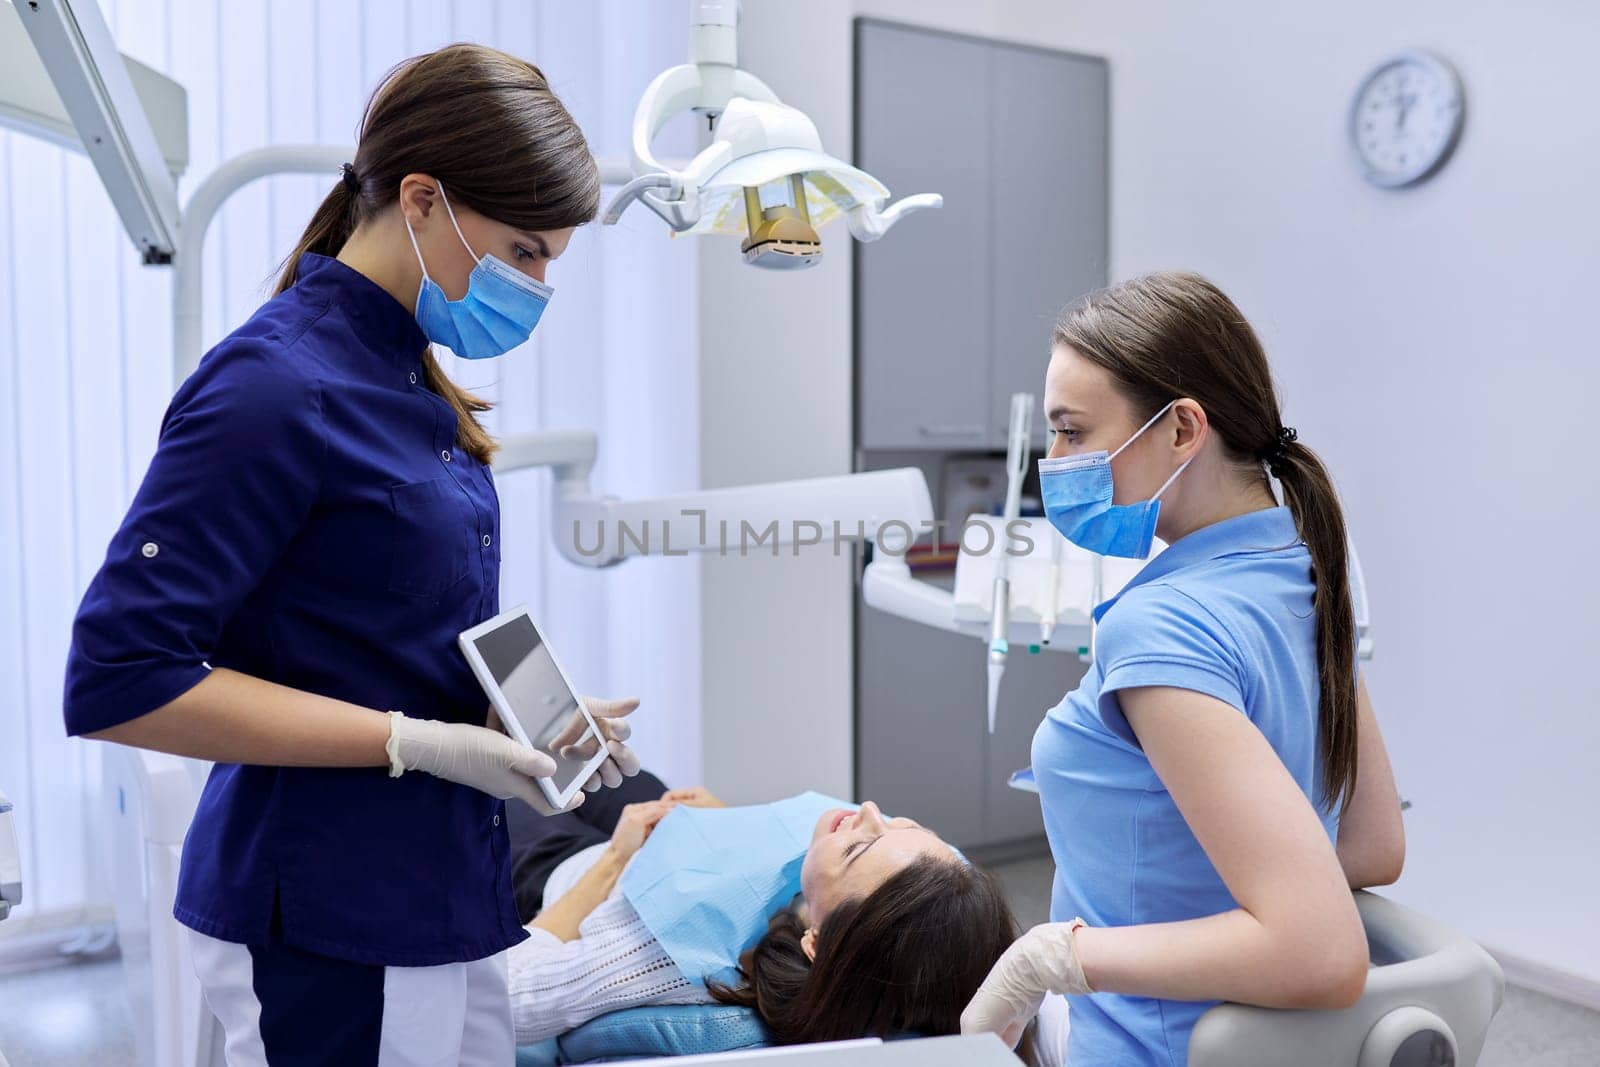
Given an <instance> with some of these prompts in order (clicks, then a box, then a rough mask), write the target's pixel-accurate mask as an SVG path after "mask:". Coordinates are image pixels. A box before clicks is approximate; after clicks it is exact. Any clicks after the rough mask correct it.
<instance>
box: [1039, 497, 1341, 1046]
mask: <svg viewBox="0 0 1600 1067" xmlns="http://www.w3.org/2000/svg"><path fill="white" fill-rule="evenodd" d="M1313 592H1314V586H1313V584H1312V580H1311V556H1310V553H1309V552H1308V551H1307V549H1306V547H1305V545H1304V544H1303V543H1301V541H1300V538H1299V534H1298V533H1297V532H1296V530H1295V525H1294V517H1293V516H1292V515H1291V514H1290V512H1289V510H1288V509H1287V508H1281V507H1279V508H1271V509H1268V510H1265V511H1257V512H1252V513H1251V514H1248V515H1241V516H1239V517H1237V518H1233V519H1228V520H1226V521H1224V522H1219V523H1217V524H1216V525H1214V526H1208V527H1205V528H1204V529H1201V530H1197V531H1195V532H1194V533H1192V534H1190V535H1189V536H1187V537H1184V538H1182V539H1181V540H1179V541H1177V542H1176V543H1175V544H1173V545H1172V546H1171V547H1170V548H1168V549H1167V550H1166V551H1165V552H1163V553H1161V554H1160V555H1159V556H1157V557H1156V558H1155V559H1153V560H1151V561H1150V563H1149V564H1148V565H1147V566H1146V567H1145V568H1144V569H1143V570H1142V571H1140V572H1139V574H1138V575H1137V576H1136V577H1135V578H1134V579H1133V581H1131V582H1129V583H1128V585H1127V587H1126V588H1124V589H1123V590H1122V592H1121V593H1119V594H1118V595H1117V596H1115V597H1113V598H1112V599H1111V600H1109V601H1107V602H1106V603H1104V604H1101V605H1100V606H1099V607H1097V608H1096V609H1095V619H1096V621H1097V622H1099V632H1098V636H1097V643H1096V648H1095V661H1094V664H1093V665H1092V666H1091V667H1090V668H1089V671H1088V673H1087V674H1086V675H1084V678H1083V682H1082V684H1081V685H1079V686H1078V688H1077V689H1076V690H1074V691H1073V692H1071V693H1069V694H1068V695H1067V697H1066V699H1065V700H1063V701H1062V702H1061V703H1060V704H1058V705H1057V706H1056V707H1054V708H1052V709H1051V710H1050V712H1049V713H1048V714H1047V715H1046V717H1045V720H1044V722H1043V723H1041V724H1040V726H1039V729H1038V731H1037V732H1036V733H1035V734H1034V737H1033V771H1034V776H1035V777H1036V779H1037V780H1038V784H1039V797H1040V801H1041V803H1042V804H1043V807H1044V820H1045V831H1046V833H1047V834H1048V836H1049V839H1050V851H1051V852H1052V853H1053V855H1054V857H1055V863H1056V877H1055V885H1054V889H1053V892H1052V896H1051V904H1050V918H1051V919H1052V920H1053V921H1056V922H1062V921H1065V920H1068V919H1071V918H1072V917H1073V916H1075V915H1081V916H1083V918H1084V919H1085V921H1087V922H1088V923H1089V924H1090V925H1092V926H1130V925H1134V924H1138V923H1161V922H1174V921H1177V920H1182V919H1192V918H1198V917H1201V916H1205V915H1214V914H1217V913H1218V912H1224V911H1229V910H1231V909H1233V908H1234V907H1236V906H1237V905H1236V904H1235V902H1234V899H1233V896H1232V894H1230V893H1229V892H1228V889H1227V887H1226V886H1225V885H1224V884H1223V882H1222V879H1221V878H1220V877H1219V876H1218V874H1217V872H1216V869H1215V868H1214V867H1213V866H1212V865H1211V861H1210V860H1209V859H1207V858H1206V854H1205V852H1204V850H1203V849H1201V847H1200V843H1199V842H1198V841H1196V840H1195V837H1194V834H1193V833H1192V832H1191V831H1190V829H1189V826H1188V824H1187V823H1186V822H1185V821H1184V818H1183V816H1182V815H1181V814H1180V813H1179V811H1178V808H1177V806H1176V805H1175V804H1174V803H1173V800H1172V797H1171V795H1170V794H1168V792H1167V790H1166V788H1165V787H1163V786H1162V784H1161V780H1160V779H1159V778H1158V777H1157V776H1156V773H1155V770H1154V769H1153V768H1152V767H1151V766H1150V761H1149V759H1148V758H1147V757H1146V756H1145V754H1144V752H1143V750H1142V749H1141V748H1140V747H1139V744H1138V741H1137V740H1136V739H1135V737H1134V735H1133V731H1132V730H1131V729H1130V728H1129V727H1128V722H1127V719H1125V718H1124V717H1123V714H1122V709H1121V707H1120V705H1119V704H1118V701H1117V696H1116V694H1117V692H1118V690H1122V689H1130V688H1138V687H1142V686H1171V687H1175V688H1179V689H1190V690H1194V691H1195V692H1199V693H1205V694H1207V695H1208V696H1213V697H1216V698H1217V699H1218V700H1221V701H1222V702H1224V703H1226V704H1229V705H1231V706H1233V707H1235V708H1238V709H1239V710H1240V711H1241V712H1243V713H1244V714H1245V715H1246V716H1248V717H1249V719H1250V721H1251V722H1253V723H1255V725H1256V727H1257V728H1258V729H1260V731H1261V733H1262V734H1263V735H1264V736H1265V737H1266V739H1267V741H1268V742H1269V743H1270V744H1271V745H1272V748H1273V750H1274V751H1275V752H1277V754H1278V756H1279V758H1280V759H1282V760H1283V763H1284V766H1285V767H1287V768H1288V769H1289V773H1290V774H1291V775H1293V777H1294V780H1295V782H1296V783H1297V784H1298V785H1299V786H1300V789H1301V791H1302V792H1303V793H1305V795H1306V796H1307V798H1309V799H1311V801H1312V804H1313V805H1314V806H1317V810H1318V812H1319V814H1321V815H1322V823H1323V826H1324V828H1325V829H1326V830H1327V832H1328V838H1329V840H1330V841H1332V840H1334V839H1335V838H1336V836H1337V833H1338V816H1337V815H1336V814H1330V813H1324V812H1322V809H1321V807H1320V805H1319V803H1318V798H1319V797H1320V796H1321V789H1322V772H1321V767H1320V764H1319V760H1318V756H1317V720H1318V714H1317V708H1318V704H1319V701H1320V696H1319V694H1320V687H1319V683H1318V674H1317V642H1316V616H1315V614H1314V613H1313V611H1312V605H1311V597H1312V593H1313ZM1218 772H1219V773H1226V768H1220V767H1219V768H1218ZM1069 1000H1070V1001H1071V1012H1072V1029H1071V1034H1070V1037H1069V1050H1070V1051H1069V1055H1068V1062H1069V1063H1074V1064H1092V1065H1094V1067H1114V1065H1124V1064H1139V1065H1144V1064H1161V1065H1164V1067H1167V1065H1170V1067H1182V1065H1183V1064H1185V1063H1186V1062H1187V1061H1188V1052H1189V1034H1190V1031H1191V1030H1192V1029H1193V1028H1194V1024H1195V1021H1196V1020H1197V1019H1199V1017H1200V1015H1201V1014H1202V1013H1203V1012H1204V1011H1205V1010H1206V1009H1207V1008H1209V1007H1211V1005H1212V1004H1213V1003H1215V1002H1193V1001H1175V1000H1153V999H1150V998H1147V997H1132V996H1122V995H1119V994H1114V993H1096V994H1093V995H1090V996H1082V997H1077V996H1075V997H1071V998H1069Z"/></svg>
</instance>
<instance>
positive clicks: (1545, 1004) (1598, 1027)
mask: <svg viewBox="0 0 1600 1067" xmlns="http://www.w3.org/2000/svg"><path fill="white" fill-rule="evenodd" d="M995 870H996V872H997V873H998V874H999V875H1000V877H1001V879H1002V880H1003V881H1004V882H1005V884H1006V888H1007V890H1008V892H1009V893H1010V894H1011V897H1012V904H1013V907H1014V908H1015V910H1016V912H1017V919H1018V921H1019V922H1020V923H1022V925H1023V926H1024V927H1027V926H1032V925H1034V924H1036V923H1040V922H1043V921H1045V920H1046V919H1047V918H1048V916H1049V911H1050V877H1051V873H1052V867H1051V864H1050V860H1049V859H1048V857H1042V858H1039V859H1029V860H1020V861H1017V862H1014V863H1007V864H1002V865H999V866H997V867H996V868H995ZM0 1052H3V1053H4V1055H5V1056H6V1058H7V1059H9V1061H10V1063H11V1067H76V1065H80V1064H81V1065H90V1064H92V1065H94V1067H136V1061H135V1058H134V1051H133V1039H132V1035H131V1029H130V1024H129V1014H128V1002H127V993H126V990H125V988H124V985H123V980H122V965H121V963H120V962H119V961H117V960H116V959H102V960H98V961H94V962H89V963H77V964H71V965H67V966H61V967H54V968H51V969H49V970H44V971H36V972H33V973H30V974H16V975H5V976H0ZM1478 1062H1479V1065H1480V1067H1596V1065H1597V1064H1600V1014H1596V1013H1595V1012H1591V1011H1586V1010H1584V1009H1583V1008H1577V1007H1573V1006H1572V1005H1570V1004H1565V1003H1562V1002H1561V1001H1558V1000H1552V999H1551V998H1549V997H1545V996H1540V995H1539V994H1537V993H1530V992H1528V991H1526V990H1522V989H1516V988H1509V989H1507V990H1506V1000H1505V1006H1504V1007H1503V1008H1501V1010H1500V1014H1499V1015H1498V1016H1497V1017H1496V1019H1495V1022H1494V1026H1493V1028H1492V1029H1491V1030H1490V1033H1489V1043H1488V1047H1487V1048H1486V1049H1485V1050H1484V1054H1483V1057H1482V1059H1480V1060H1479V1061H1478Z"/></svg>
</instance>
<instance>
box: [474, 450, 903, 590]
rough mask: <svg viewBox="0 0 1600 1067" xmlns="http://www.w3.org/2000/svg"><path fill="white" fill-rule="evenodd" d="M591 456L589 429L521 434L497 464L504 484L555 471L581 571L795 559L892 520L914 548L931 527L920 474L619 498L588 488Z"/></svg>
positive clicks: (877, 532)
mask: <svg viewBox="0 0 1600 1067" xmlns="http://www.w3.org/2000/svg"><path fill="white" fill-rule="evenodd" d="M595 451H596V441H595V436H594V435H593V434H592V433H584V432H552V433H533V434H518V435H514V436H512V437H508V438H506V439H504V440H503V441H501V442H500V452H499V455H498V456H497V457H496V459H495V464H494V469H495V474H496V476H497V477H502V478H503V477H504V476H506V475H507V474H510V473H511V472H513V471H517V470H523V469H526V468H529V467H550V468H551V469H552V472H553V478H554V481H553V485H552V487H551V492H552V496H553V507H552V515H553V519H554V523H553V527H552V535H553V536H554V537H555V539H556V548H557V550H558V551H560V553H561V554H562V555H563V556H564V557H566V558H567V559H568V560H570V561H571V562H573V563H577V564H579V565H581V566H585V567H606V566H610V565H612V564H615V563H620V562H621V561H622V560H624V559H627V558H629V557H631V556H640V555H667V556H685V555H688V554H689V553H690V552H704V551H713V550H716V551H727V552H741V551H742V552H744V553H748V554H755V553H760V552H768V553H770V554H772V555H774V556H776V555H778V554H779V553H780V552H781V550H782V549H784V548H788V549H790V550H791V551H792V552H793V553H794V554H798V553H799V551H800V549H801V548H803V547H805V546H807V545H822V544H827V543H829V542H830V541H831V540H832V538H834V537H838V538H840V539H841V540H843V539H859V538H874V539H876V538H878V537H880V536H883V535H884V534H885V533H886V527H888V526H890V525H891V524H892V525H893V526H894V527H896V528H898V527H901V526H903V528H904V531H903V532H904V540H905V541H907V542H909V541H910V540H912V539H914V538H915V537H916V535H917V534H918V533H920V532H922V531H923V530H924V529H927V528H928V527H929V526H930V525H931V523H932V521H933V503H932V500H931V498H930V497H929V494H928V484H927V482H926V481H925V480H924V479H923V476H922V472H921V471H919V470H917V469H915V468H902V469H898V470H887V471H869V472H866V473H861V474H845V475H839V476H836V477H831V478H807V479H800V480H796V481H787V482H769V483H766V484H761V485H745V486H738V487H734V488H729V489H710V490H702V491H700V492H693V493H683V494H679V495H675V496H663V497H657V498H654V499H646V500H621V499H619V498H617V497H613V496H597V495H596V494H595V493H594V491H593V490H592V489H591V488H590V486H589V475H590V472H591V471H592V470H593V467H594V458H595ZM836 530H837V532H836Z"/></svg>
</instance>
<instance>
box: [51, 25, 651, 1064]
mask: <svg viewBox="0 0 1600 1067" xmlns="http://www.w3.org/2000/svg"><path fill="white" fill-rule="evenodd" d="M599 194H600V182H599V175H598V172H597V170H596V167H595V164H594V161H593V159H592V157H591V155H590V152H589V148H588V145H587V144H586V142H585V140H584V137H583V134H582V131H580V130H579V128H578V126H577V124H576V123H575V122H574V121H573V119H572V117H571V116H570V115H569V114H568V113H567V111H566V109H565V108H564V107H563V106H562V104H561V102H560V101H559V100H557V99H556V97H555V95H554V94H553V93H552V92H551V91H550V88H549V86H548V84H547V83H546V81H545V79H544V76H543V75H542V74H541V73H540V71H539V70H538V69H537V68H536V67H534V66H532V65H531V64H529V63H526V62H524V61H522V60H519V59H515V58H513V57H511V56H508V55H505V54H504V53H501V52H497V51H494V50H492V49H488V48H482V47H477V46H467V45H457V46H452V47H450V48H446V49H442V50H440V51H438V52H434V53H431V54H429V55H424V56H421V57H418V58H416V59H413V60H411V61H409V62H407V63H405V64H402V65H401V66H400V67H398V68H397V69H396V70H395V71H394V72H393V73H392V74H391V75H390V77H389V78H388V79H387V80H386V81H385V82H384V84H383V85H382V86H381V87H380V88H379V90H378V91H377V93H376V94H375V95H374V97H373V99H372V101H371V103H370V104H369V106H368V108H367V113H366V116H365V119H364V121H363V123H362V130H361V140H360V146H359V148H358V149H357V152H356V156H355V160H354V162H353V163H352V164H347V165H346V167H345V170H344V174H343V179H342V180H341V181H340V183H339V184H338V185H337V186H335V188H334V189H333V191H332V192H331V193H329V194H328V197H327V198H326V200H324V202H323V204H322V206H321V207H320V208H319V209H318V211H317V213H316V216H315V218H313V220H312V222H311V225H310V226H309V228H308V229H307V231H306V233H305V235H304V237H303V238H302V239H301V242H300V245H299V247H298V248H296V249H295V251H294V252H293V254H291V255H290V257H289V258H288V260H287V262H286V264H285V268H284V271H283V276H282V277H281V279H280V281H279V286H278V293H277V295H276V296H274V297H273V298H272V299H271V300H270V301H268V302H267V303H266V304H265V305H264V306H263V307H262V308H261V309H260V310H259V311H258V312H257V313H256V314H255V315H254V316H253V317H252V318H251V319H250V320H249V321H248V322H246V323H245V324H244V325H243V326H241V327H239V328H238V329H237V330H235V331H234V332H233V333H232V334H230V335H229V336H228V337H227V338H226V339H224V340H223V341H222V342H221V343H220V344H219V345H217V347H216V348H214V349H213V350H212V351H211V352H210V353H209V354H208V355H207V356H206V358H205V360H204V361H203V362H202V363H201V365H200V367H199V369H198V370H196V371H195V373H194V374H193V375H192V376H191V377H190V378H189V379H188V380H187V381H186V382H184V383H183V386H182V387H181V388H180V389H179V390H178V393H177V395H176V396H175V397H174V398H173V401H172V404H171V407H170V408H169V409H168V411H167V414H166V418H165V421H164V422H163V425H162V429H161V438H160V443H159V446H158V448H157V451H156V454H155V457H154V459H153V460H152V461H151V464H150V469H149V472H148V473H147V474H146V476H145V480H144V482H143V484H142V485H141V486H140V489H139V491H138V494H137V496H136V497H135V499H134V502H133V505H132V507H131V508H130V509H129V512H128V515H127V517H126V518H125V519H124V520H123V524H122V527H121V529H119V530H118V531H117V533H116V536H115V537H114V538H113V539H112V542H111V546H110V549H109V551H108V554H107V558H106V562H105V564H104V566H103V567H102V568H101V570H100V572H99V574H98V575H96V577H95V579H94V581H93V582H92V583H91V585H90V587H89V590H88V592H87V594H86V595H85V597H84V601H83V604H82V606H81V608H80V609H79V613H78V617H77V621H76V623H75V624H74V628H73V640H72V649H71V653H70V657H69V661H68V666H67V679H66V722H67V727H68V730H69V731H70V732H71V733H73V734H78V735H86V736H90V737H96V738H104V739H107V740H113V741H118V742H121V743H123V744H128V745H135V746H139V747H144V748H151V749H157V750H160V751H164V752H173V753H177V754H180V755H184V756H192V757H196V758H200V759H207V760H213V761H215V763H216V766H215V769H214V770H213V771H212V774H211V777H210V780H209V781H208V782H207V783H206V787H205V791H204V794H203V795H202V797H201V800H200V804H199V808H198V810H197V811H196V813H195V817H194V822H193V825H192V826H191V828H190V831H189V836H188V840H187V841H186V842H185V845H184V852H183V869H182V874H181V877H180V880H179V886H178V897H177V906H176V909H175V912H176V915H177V918H178V919H179V920H180V921H181V922H183V923H184V924H185V925H186V926H188V927H189V928H190V929H191V930H192V931H193V946H194V955H195V964H196V968H197V971H198V972H199V975H200V978H201V982H202V985H203V987H204V989H205V993H206V997H207V1001H208V1003H209V1004H210V1006H211V1008H212V1010H213V1011H214V1012H215V1013H216V1015H217V1017H218V1019H219V1020H220V1021H221V1022H222V1024H223V1027H224V1029H225V1031H226V1035H227V1048H228V1058H229V1062H230V1063H233V1064H260V1063H271V1064H274V1065H277V1064H303V1063H317V1064H342V1065H355V1064H378V1063H384V1064H388V1063H406V1064H430V1065H431V1064H439V1065H443V1064H457V1063H471V1064H490V1063H494V1064H509V1063H510V1062H511V1060H512V1057H513V1055H514V1049H513V1044H512V1030H511V1018H510V1010H509V1002H508V999H507V997H506V992H505V969H504V962H503V958H502V956H501V953H502V950H504V949H505V948H507V947H508V946H510V945H512V944H515V943H516V942H518V941H520V940H522V939H523V938H524V937H525V936H526V934H525V933H524V931H523V929H522V926H521V924H520V923H519V922H518V919H517V911H516V903H515V898H514V896H513V894H512V889H511V877H510V874H511V869H510V858H509V848H508V842H507V836H506V825H505V818H504V803H503V800H504V799H505V798H510V797H519V798H522V799H524V800H526V801H528V802H529V803H531V804H533V805H534V806H536V807H540V808H541V809H542V810H543V801H542V799H541V796H540V793H539V791H538V789H537V787H536V785H535V783H534V781H533V778H534V777H536V776H542V775H548V774H551V773H554V771H555V764H554V762H553V761H552V760H551V759H550V758H549V757H547V756H546V755H544V754H542V753H538V752H534V751H532V750H530V749H527V748H525V747H523V746H521V745H518V744H516V743H515V742H513V741H511V740H510V739H509V738H507V737H506V736H505V735H504V734H503V733H501V732H499V731H498V730H497V729H493V728H492V727H495V726H497V725H498V723H496V722H493V721H490V720H488V719H486V701H485V699H484V695H483V693H482V691H481V690H480V688H479V687H478V684H477V682H476V680H475V679H474V677H473V675H472V673H471V671H470V670H469V668H468V667H467V665H466V663H465V662H464V661H463V659H462V657H461V655H460V653H459V652H458V650H457V647H456V641H455V638H456V635H457V634H458V633H460V632H461V631H462V630H465V629H467V628H468V627H470V626H472V625H474V624H476V623H478V622H481V621H482V620H484V619H486V618H489V617H490V616H492V615H494V614H495V613H496V612H497V611H498V610H499V602H498V599H499V594H498V588H499V574H500V507H499V500H498V498H497V497H496V495H495V488H494V480H493V478H492V476H491V474H490V471H489V467H488V461H489V459H490V457H491V456H492V454H493V451H494V444H493V441H492V440H491V439H490V437H489V436H488V434H487V433H486V432H485V431H484V429H483V428H482V426H480V425H479V424H478V422H477V419H476V417H475V415H476V413H477V412H480V411H483V410H485V409H486V407H487V405H486V404H484V403H483V402H482V401H480V400H478V399H477V398H475V397H473V396H472V395H471V394H469V393H467V392H465V391H464V390H462V389H461V388H459V387H458V386H456V385H454V384H453V383H451V382H450V381H449V380H448V379H447V378H445V376H444V375H443V374H442V373H441V372H440V370H439V367H438V365H437V364H436V363H435V362H434V359H433V357H432V355H431V353H430V351H429V349H428V343H429V342H430V341H432V342H437V343H441V344H445V345H448V346H449V347H450V348H451V349H452V350H453V351H454V352H456V353H457V354H458V355H461V356H465V357H468V358H481V357H490V356H497V355H500V354H501V353H503V352H505V351H506V350H508V349H510V348H512V347H514V346H515V345H517V344H519V343H521V342H522V341H524V340H526V338H527V337H528V335H529V334H530V333H531V331H532V330H533V328H534V326H535V324H536V323H537V322H538V319H539V316H540V313H541V312H542V311H543V309H544V306H545V304H546V302H547V301H548V299H549V297H550V294H551V290H550V289H549V287H548V286H546V285H545V283H544V279H545V272H546V269H547V267H548V265H549V263H550V262H551V261H552V260H554V259H555V258H556V257H558V256H559V255H560V254H561V252H562V251H563V249H564V248H565V247H566V245H567V242H568V241H569V239H570V238H571V236H572V232H573V229H574V228H575V227H577V226H579V225H582V224H584V223H586V222H588V221H590V220H591V219H592V218H593V217H594V215H595V213H596V211H597V208H598V203H599ZM636 703H637V702H635V701H626V702H613V703H607V702H602V701H592V702H591V709H592V710H593V711H595V713H596V714H597V716H598V717H599V718H600V721H601V724H602V727H603V728H604V730H605V732H606V734H607V744H608V746H609V747H610V750H611V754H612V759H611V760H610V761H608V762H607V763H606V764H605V765H604V769H603V771H602V772H601V774H600V776H598V777H599V778H603V779H604V781H605V783H606V784H610V785H615V784H616V783H617V782H618V781H620V775H621V774H624V773H626V774H633V773H637V770H638V761H637V759H636V758H635V757H634V756H633V753H632V752H631V751H630V750H629V749H628V748H627V747H626V746H625V745H624V744H622V742H623V741H624V740H625V739H626V738H627V735H628V731H627V726H626V723H625V722H624V721H623V720H622V718H621V717H622V716H624V715H626V714H628V713H629V712H631V711H632V710H633V708H634V707H635V706H636ZM486 727H490V728H486ZM407 771H409V772H413V773H404V772H407ZM416 772H424V773H416ZM588 784H589V786H590V787H591V788H598V787H599V785H600V784H601V782H600V781H599V780H596V781H591V782H590V783H588ZM581 799H582V795H581V794H580V796H579V800H581Z"/></svg>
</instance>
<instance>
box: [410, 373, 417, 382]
mask: <svg viewBox="0 0 1600 1067" xmlns="http://www.w3.org/2000/svg"><path fill="white" fill-rule="evenodd" d="M411 384H412V385H416V384H417V372H416V371H412V372H411Z"/></svg>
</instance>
